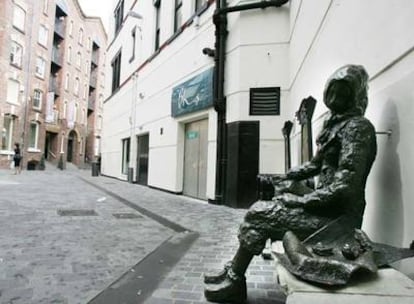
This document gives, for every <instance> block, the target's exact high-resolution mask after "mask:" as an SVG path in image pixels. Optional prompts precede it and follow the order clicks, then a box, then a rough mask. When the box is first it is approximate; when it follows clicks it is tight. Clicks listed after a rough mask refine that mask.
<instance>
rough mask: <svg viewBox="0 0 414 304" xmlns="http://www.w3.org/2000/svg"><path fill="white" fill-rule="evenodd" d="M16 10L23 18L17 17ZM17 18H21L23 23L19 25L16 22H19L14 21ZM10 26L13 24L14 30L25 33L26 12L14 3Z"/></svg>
mask: <svg viewBox="0 0 414 304" xmlns="http://www.w3.org/2000/svg"><path fill="white" fill-rule="evenodd" d="M18 10H19V11H20V12H23V16H17V15H16V12H18ZM19 17H23V21H22V23H23V24H20V23H19V22H18V21H19V20H17V19H16V18H19ZM12 24H13V27H14V28H15V29H17V30H19V31H21V32H22V33H24V32H25V31H26V10H25V9H24V8H23V7H21V6H20V5H18V4H16V3H14V7H13V20H12Z"/></svg>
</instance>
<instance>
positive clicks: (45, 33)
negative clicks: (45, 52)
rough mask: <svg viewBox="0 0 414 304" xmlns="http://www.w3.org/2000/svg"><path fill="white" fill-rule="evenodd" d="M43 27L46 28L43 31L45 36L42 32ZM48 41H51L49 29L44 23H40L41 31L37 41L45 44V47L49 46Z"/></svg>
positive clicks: (42, 44)
mask: <svg viewBox="0 0 414 304" xmlns="http://www.w3.org/2000/svg"><path fill="white" fill-rule="evenodd" d="M42 29H44V30H45V31H44V32H43V33H44V36H42V35H41V34H40V33H41V30H42ZM42 37H44V38H43V39H44V40H43V39H42ZM48 41H49V29H48V28H47V27H46V26H45V25H44V24H40V25H39V33H38V37H37V43H39V44H40V45H41V46H44V47H46V48H47V44H48Z"/></svg>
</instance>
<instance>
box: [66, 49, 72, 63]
mask: <svg viewBox="0 0 414 304" xmlns="http://www.w3.org/2000/svg"><path fill="white" fill-rule="evenodd" d="M66 62H67V63H68V64H71V63H72V46H71V45H69V46H68V58H67V59H66Z"/></svg>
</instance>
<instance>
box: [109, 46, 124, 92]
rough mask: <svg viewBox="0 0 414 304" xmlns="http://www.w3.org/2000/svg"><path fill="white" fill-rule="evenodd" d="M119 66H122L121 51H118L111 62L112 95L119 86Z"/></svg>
mask: <svg viewBox="0 0 414 304" xmlns="http://www.w3.org/2000/svg"><path fill="white" fill-rule="evenodd" d="M121 64H122V50H119V51H118V52H117V53H116V55H115V56H114V58H113V59H112V61H111V67H112V93H114V92H116V91H117V90H118V89H119V87H120V86H121Z"/></svg>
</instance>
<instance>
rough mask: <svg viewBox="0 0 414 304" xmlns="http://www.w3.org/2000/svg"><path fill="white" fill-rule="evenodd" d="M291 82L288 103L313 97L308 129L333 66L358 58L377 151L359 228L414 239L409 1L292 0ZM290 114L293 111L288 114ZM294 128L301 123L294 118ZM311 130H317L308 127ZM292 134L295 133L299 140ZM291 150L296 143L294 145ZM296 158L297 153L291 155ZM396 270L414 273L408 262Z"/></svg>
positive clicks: (379, 237) (402, 240) (397, 240)
mask: <svg viewBox="0 0 414 304" xmlns="http://www.w3.org/2000/svg"><path fill="white" fill-rule="evenodd" d="M291 2H292V3H291V7H295V10H294V11H292V15H293V16H296V14H298V15H297V16H298V18H296V22H291V24H292V27H291V28H292V38H291V44H290V72H291V73H290V81H291V85H290V86H291V103H292V105H293V107H292V110H294V109H297V108H298V107H299V104H300V101H301V99H303V98H304V97H307V96H309V95H312V96H314V97H315V98H316V99H317V100H318V106H317V108H316V111H315V115H314V125H315V126H317V127H316V128H315V127H314V129H315V130H316V129H318V128H320V125H321V119H320V118H321V117H322V114H323V113H325V112H326V110H327V109H326V107H325V106H324V105H323V103H322V93H323V88H324V85H325V81H326V80H327V78H328V77H329V75H330V74H331V73H332V72H333V71H334V70H336V69H337V68H338V67H340V66H342V65H344V64H347V63H356V64H362V65H364V66H365V67H366V69H367V71H368V73H369V74H370V76H371V80H370V91H369V105H368V110H367V113H366V116H367V117H368V118H369V119H370V120H371V121H372V122H373V124H374V126H375V127H376V129H377V131H385V130H387V129H392V132H393V133H392V135H391V137H389V138H388V137H387V136H386V135H377V141H378V156H377V159H376V161H375V164H374V166H373V170H372V172H371V174H370V176H369V180H368V185H367V189H366V193H367V210H366V213H365V218H364V224H363V226H364V229H366V231H367V232H368V234H369V235H370V236H371V237H372V239H373V240H375V241H381V242H385V243H388V244H393V245H397V246H405V247H407V246H409V244H410V242H411V240H412V239H414V224H413V222H412V221H411V215H412V214H413V211H414V210H413V209H414V207H413V204H412V203H411V198H412V197H413V194H414V193H413V190H412V189H411V187H410V185H412V182H413V179H414V171H413V170H412V168H413V164H414V162H413V161H414V160H413V156H412V155H413V153H412V152H413V151H412V150H413V149H414V146H413V142H414V141H413V135H412V131H411V130H412V124H413V123H412V114H413V97H414V89H413V86H412V83H413V80H414V55H413V47H414V41H413V39H412V37H413V36H412V33H413V32H412V30H411V29H412V28H414V19H413V18H412V13H411V12H412V11H414V2H413V1H410V0H401V1H394V2H390V1H386V0H365V1H358V0H323V1H317V2H316V1H310V0H303V1H299V0H292V1H291ZM291 115H293V112H292V113H291ZM295 127H296V131H299V130H300V128H299V127H298V126H297V125H296V126H295ZM314 134H316V132H315V133H314ZM297 139H298V134H297V135H294V141H295V142H297ZM295 147H296V148H295V150H296V153H299V151H300V149H299V147H298V145H297V144H295ZM294 159H298V157H297V154H296V155H295V156H294ZM402 265H403V266H400V269H401V270H402V271H403V272H405V273H407V274H411V275H413V274H414V262H413V261H412V260H407V261H406V262H404V263H403V264H402Z"/></svg>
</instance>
